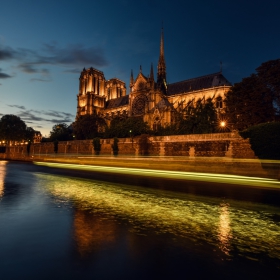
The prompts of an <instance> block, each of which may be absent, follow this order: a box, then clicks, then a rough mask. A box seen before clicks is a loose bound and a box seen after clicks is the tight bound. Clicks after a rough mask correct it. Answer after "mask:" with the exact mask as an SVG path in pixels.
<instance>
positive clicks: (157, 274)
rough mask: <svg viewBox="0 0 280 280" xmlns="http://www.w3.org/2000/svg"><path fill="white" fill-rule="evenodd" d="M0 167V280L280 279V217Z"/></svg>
mask: <svg viewBox="0 0 280 280" xmlns="http://www.w3.org/2000/svg"><path fill="white" fill-rule="evenodd" d="M0 163H1V164H0V197H1V202H0V227H1V228H0V249H1V250H0V260H1V263H0V273H1V271H4V279H15V277H20V278H19V279H24V277H26V279H38V278H37V277H40V278H41V279H42V278H44V277H45V278H46V279H49V278H50V277H51V278H52V279H55V278H59V277H63V276H66V278H68V279H70V278H73V279H77V278H80V277H94V279H117V278H119V279H155V278H161V279H186V278H188V277H190V278H200V279H202V278H209V277H210V278H217V279H222V278H225V277H226V278H228V279H235V278H239V279H245V278H246V279H248V278H249V279H250V278H252V279H273V278H275V279H277V278H278V276H279V275H280V245H279V244H280V242H279V241H280V208H279V207H275V206H269V205H265V204H258V203H255V202H244V201H243V202H241V201H237V200H229V199H227V198H222V199H221V198H213V197H212V198H209V197H203V196H195V195H193V194H187V193H177V192H171V191H165V190H160V189H152V188H145V187H141V186H139V187H135V186H127V185H120V184H112V183H106V182H101V181H94V180H85V179H77V178H71V177H68V176H58V175H54V174H51V173H49V171H47V169H46V172H42V169H41V170H38V169H36V167H34V166H30V165H26V164H7V163H6V162H0ZM155 180H156V179H155ZM213 187H215V186H213ZM22 277H23V278H22ZM66 278H65V279H66ZM1 279H2V278H1Z"/></svg>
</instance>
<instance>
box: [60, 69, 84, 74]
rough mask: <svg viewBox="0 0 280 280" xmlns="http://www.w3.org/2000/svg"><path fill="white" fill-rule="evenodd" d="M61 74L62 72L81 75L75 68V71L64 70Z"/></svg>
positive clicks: (79, 70)
mask: <svg viewBox="0 0 280 280" xmlns="http://www.w3.org/2000/svg"><path fill="white" fill-rule="evenodd" d="M63 72H64V73H73V74H80V73H81V69H79V68H75V69H69V70H65V71H63Z"/></svg>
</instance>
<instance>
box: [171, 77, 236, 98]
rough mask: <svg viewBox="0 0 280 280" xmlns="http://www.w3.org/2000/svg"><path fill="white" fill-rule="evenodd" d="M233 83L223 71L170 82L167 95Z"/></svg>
mask: <svg viewBox="0 0 280 280" xmlns="http://www.w3.org/2000/svg"><path fill="white" fill-rule="evenodd" d="M231 85H232V84H231V83H230V82H229V81H228V80H227V79H226V78H225V77H224V76H223V74H222V73H221V72H218V73H214V74H210V75H206V76H202V77H198V78H194V79H189V80H185V81H182V82H177V83H173V84H169V85H168V86H167V95H176V94H181V93H186V92H191V91H197V90H202V89H207V88H212V87H218V86H231Z"/></svg>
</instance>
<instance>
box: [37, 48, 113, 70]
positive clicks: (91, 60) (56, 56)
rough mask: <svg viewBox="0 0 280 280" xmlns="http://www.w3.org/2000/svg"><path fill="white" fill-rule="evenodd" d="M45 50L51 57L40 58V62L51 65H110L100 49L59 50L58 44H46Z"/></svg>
mask: <svg viewBox="0 0 280 280" xmlns="http://www.w3.org/2000/svg"><path fill="white" fill-rule="evenodd" d="M44 50H45V51H46V53H47V54H49V56H47V57H38V58H39V60H38V61H40V60H41V61H45V62H46V61H47V62H49V63H51V64H60V65H64V66H68V65H70V66H86V65H93V66H97V67H102V66H106V65H108V63H107V60H106V59H105V56H104V51H103V49H102V48H100V47H95V46H90V47H85V46H83V45H68V46H67V47H64V48H59V47H57V46H56V44H52V45H50V44H45V45H44Z"/></svg>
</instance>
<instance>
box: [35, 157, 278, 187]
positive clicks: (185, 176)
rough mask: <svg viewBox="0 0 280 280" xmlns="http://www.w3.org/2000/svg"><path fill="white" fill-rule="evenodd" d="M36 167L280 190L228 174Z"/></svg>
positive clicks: (257, 179)
mask: <svg viewBox="0 0 280 280" xmlns="http://www.w3.org/2000/svg"><path fill="white" fill-rule="evenodd" d="M34 164H36V165H41V166H47V167H53V168H63V169H73V170H84V171H95V172H103V173H112V174H125V175H137V176H149V177H157V178H168V179H175V180H178V179H179V180H193V181H203V182H212V183H223V184H235V185H246V186H255V187H262V188H273V189H280V181H278V180H276V179H269V178H260V177H248V176H239V175H230V174H212V173H199V172H183V171H166V170H156V169H140V168H125V167H109V166H98V165H83V164H64V163H52V162H38V161H37V162H34Z"/></svg>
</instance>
